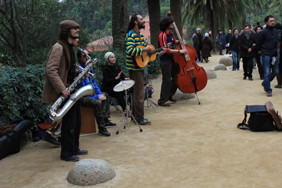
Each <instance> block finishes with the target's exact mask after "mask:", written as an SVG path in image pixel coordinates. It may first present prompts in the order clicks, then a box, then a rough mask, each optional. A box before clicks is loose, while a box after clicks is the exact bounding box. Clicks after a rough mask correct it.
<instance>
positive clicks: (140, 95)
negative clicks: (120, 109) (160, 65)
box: [129, 71, 145, 122]
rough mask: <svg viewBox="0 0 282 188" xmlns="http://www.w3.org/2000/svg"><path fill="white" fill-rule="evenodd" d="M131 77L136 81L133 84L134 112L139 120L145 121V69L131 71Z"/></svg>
mask: <svg viewBox="0 0 282 188" xmlns="http://www.w3.org/2000/svg"><path fill="white" fill-rule="evenodd" d="M129 77H130V79H131V80H134V81H135V84H134V85H133V105H132V114H133V115H134V117H135V119H136V121H137V122H140V121H144V98H145V90H144V71H129Z"/></svg>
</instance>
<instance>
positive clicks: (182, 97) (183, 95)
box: [172, 89, 195, 101]
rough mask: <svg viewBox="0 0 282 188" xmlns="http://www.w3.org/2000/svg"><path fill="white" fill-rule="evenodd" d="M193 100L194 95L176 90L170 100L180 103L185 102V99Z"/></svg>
mask: <svg viewBox="0 0 282 188" xmlns="http://www.w3.org/2000/svg"><path fill="white" fill-rule="evenodd" d="M192 98H195V94H194V93H183V92H182V91H180V90H179V89H177V90H176V92H175V94H174V95H173V96H172V99H174V100H177V101H181V100H187V99H192Z"/></svg>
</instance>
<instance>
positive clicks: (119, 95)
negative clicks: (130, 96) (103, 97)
mask: <svg viewBox="0 0 282 188" xmlns="http://www.w3.org/2000/svg"><path fill="white" fill-rule="evenodd" d="M105 92H106V93H108V95H110V96H111V97H113V98H116V99H117V101H118V103H119V105H120V106H121V108H122V109H123V110H125V109H126V104H125V98H124V97H125V93H124V91H121V92H115V91H114V90H113V88H108V89H106V90H105Z"/></svg>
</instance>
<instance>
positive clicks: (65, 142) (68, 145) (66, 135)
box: [61, 101, 81, 160]
mask: <svg viewBox="0 0 282 188" xmlns="http://www.w3.org/2000/svg"><path fill="white" fill-rule="evenodd" d="M80 128H81V112H80V101H77V102H76V103H75V104H74V105H73V106H72V107H71V109H70V110H69V111H68V112H67V113H66V115H65V116H64V117H63V121H62V128H61V159H62V160H65V159H67V158H69V157H72V156H73V155H75V154H76V153H77V152H78V150H79V134H80Z"/></svg>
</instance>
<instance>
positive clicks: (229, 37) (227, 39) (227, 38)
mask: <svg viewBox="0 0 282 188" xmlns="http://www.w3.org/2000/svg"><path fill="white" fill-rule="evenodd" d="M231 38H232V31H231V29H229V30H228V33H227V35H225V42H226V54H228V53H229V52H230V50H229V49H230V41H231Z"/></svg>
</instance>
